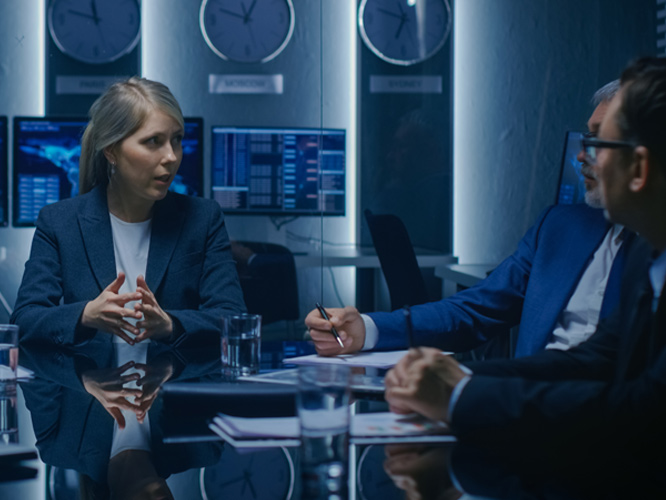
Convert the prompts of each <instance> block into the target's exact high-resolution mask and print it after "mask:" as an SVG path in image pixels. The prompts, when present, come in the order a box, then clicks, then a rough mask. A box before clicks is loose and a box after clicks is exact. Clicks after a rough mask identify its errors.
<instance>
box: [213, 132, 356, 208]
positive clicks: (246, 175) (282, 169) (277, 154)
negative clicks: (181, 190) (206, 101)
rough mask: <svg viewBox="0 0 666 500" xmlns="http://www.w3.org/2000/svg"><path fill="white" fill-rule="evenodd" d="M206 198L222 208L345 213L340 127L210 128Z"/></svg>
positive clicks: (343, 165)
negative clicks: (209, 172) (207, 196)
mask: <svg viewBox="0 0 666 500" xmlns="http://www.w3.org/2000/svg"><path fill="white" fill-rule="evenodd" d="M211 146H212V161H211V190H212V197H213V198H214V199H215V200H216V201H217V202H218V203H219V204H220V206H221V207H222V209H223V210H224V211H225V212H226V213H230V214H257V215H260V214H261V215H345V162H346V158H345V151H346V146H345V131H344V130H330V129H291V128H290V129H281V128H280V129H278V128H237V127H213V128H212V143H211Z"/></svg>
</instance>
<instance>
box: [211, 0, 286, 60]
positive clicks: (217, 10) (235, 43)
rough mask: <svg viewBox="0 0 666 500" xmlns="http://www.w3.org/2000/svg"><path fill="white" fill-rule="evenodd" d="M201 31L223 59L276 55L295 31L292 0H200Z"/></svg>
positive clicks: (262, 57) (269, 57) (261, 57)
mask: <svg viewBox="0 0 666 500" xmlns="http://www.w3.org/2000/svg"><path fill="white" fill-rule="evenodd" d="M199 24H200V27H201V33H202V34H203V37H204V39H205V40H206V43H207V44H208V46H209V47H210V48H211V49H212V50H213V52H215V53H216V54H217V55H218V56H220V57H221V58H222V59H226V60H230V61H235V62H243V63H264V62H267V61H270V60H271V59H273V58H275V57H277V56H278V55H279V54H280V52H282V51H283V50H284V48H285V47H286V46H287V44H288V43H289V40H290V39H291V35H292V34H293V32H294V6H293V4H292V0H203V2H202V3H201V9H200V11H199Z"/></svg>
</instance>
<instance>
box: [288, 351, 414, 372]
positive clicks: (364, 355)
mask: <svg viewBox="0 0 666 500" xmlns="http://www.w3.org/2000/svg"><path fill="white" fill-rule="evenodd" d="M405 354H407V351H386V352H361V353H358V354H341V355H339V356H334V357H325V356H318V355H317V354H310V355H308V356H298V357H295V358H286V359H284V360H283V361H282V362H283V363H285V364H292V363H293V364H295V365H318V364H334V365H347V366H365V367H375V368H392V367H393V366H395V364H396V363H397V362H398V361H400V359H401V358H402V357H403V356H404V355H405Z"/></svg>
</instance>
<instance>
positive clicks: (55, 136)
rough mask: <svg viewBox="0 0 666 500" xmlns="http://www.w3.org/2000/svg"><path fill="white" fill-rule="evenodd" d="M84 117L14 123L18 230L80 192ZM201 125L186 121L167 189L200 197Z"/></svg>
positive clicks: (23, 119)
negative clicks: (177, 164)
mask: <svg viewBox="0 0 666 500" xmlns="http://www.w3.org/2000/svg"><path fill="white" fill-rule="evenodd" d="M87 123H88V122H87V119H85V118H51V117H46V118H38V117H17V118H15V119H14V216H13V223H14V225H15V226H17V227H21V226H33V225H34V224H35V221H36V220H37V216H38V215H39V211H40V210H41V209H42V207H44V206H45V205H48V204H51V203H55V202H56V201H60V200H63V199H65V198H70V197H73V196H76V195H77V194H78V193H79V158H80V156H81V137H82V135H83V131H84V130H85V127H86V125H87ZM202 129H203V121H202V120H201V119H200V118H187V119H186V120H185V134H184V137H183V161H182V163H181V167H180V169H179V170H178V174H177V175H176V177H175V179H174V181H173V183H172V184H171V187H170V190H172V191H176V192H179V193H183V194H188V195H192V196H201V195H202V193H203V150H202V137H203V130H202Z"/></svg>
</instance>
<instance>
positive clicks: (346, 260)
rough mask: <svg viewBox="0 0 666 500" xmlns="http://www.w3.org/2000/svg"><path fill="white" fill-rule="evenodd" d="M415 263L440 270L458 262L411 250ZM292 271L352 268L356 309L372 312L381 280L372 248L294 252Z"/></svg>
mask: <svg viewBox="0 0 666 500" xmlns="http://www.w3.org/2000/svg"><path fill="white" fill-rule="evenodd" d="M414 251H415V253H416V261H417V262H418V264H419V267H421V268H435V269H439V268H444V267H445V266H448V265H451V264H455V263H456V262H457V261H458V259H457V258H456V257H454V256H453V255H451V254H447V253H442V252H437V251H434V250H427V249H424V248H418V247H417V248H414ZM294 260H295V261H296V268H306V267H320V266H323V267H344V266H351V267H355V268H356V273H357V274H356V307H357V308H358V310H359V311H361V312H368V311H376V310H378V308H377V301H376V298H375V297H376V293H375V290H376V284H377V283H378V282H379V281H378V280H379V279H380V278H381V276H382V275H381V273H379V272H378V271H380V270H381V265H380V263H379V258H378V257H377V253H376V252H375V249H374V247H372V246H367V247H366V246H359V245H345V246H337V247H334V248H325V249H324V250H323V252H322V253H317V252H311V253H298V252H295V253H294Z"/></svg>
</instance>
